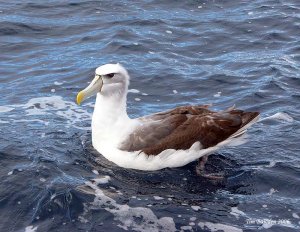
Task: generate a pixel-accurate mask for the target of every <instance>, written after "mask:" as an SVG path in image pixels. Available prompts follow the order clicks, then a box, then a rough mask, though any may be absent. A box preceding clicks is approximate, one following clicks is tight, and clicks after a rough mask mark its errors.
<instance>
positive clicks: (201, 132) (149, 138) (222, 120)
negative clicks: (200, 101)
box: [120, 106, 259, 155]
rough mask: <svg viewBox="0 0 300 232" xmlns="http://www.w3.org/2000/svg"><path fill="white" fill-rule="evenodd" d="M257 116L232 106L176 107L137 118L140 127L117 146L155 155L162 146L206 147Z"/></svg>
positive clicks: (166, 147)
mask: <svg viewBox="0 0 300 232" xmlns="http://www.w3.org/2000/svg"><path fill="white" fill-rule="evenodd" d="M258 115H259V113H258V112H244V111H242V110H235V109H229V110H226V111H222V112H214V111H210V110H209V109H208V106H183V107H177V108H175V109H173V110H170V111H166V112H161V113H157V114H154V115H150V116H146V117H143V118H140V119H139V120H140V121H141V123H142V124H141V126H140V127H139V128H137V129H136V130H135V131H134V132H133V133H132V134H130V135H129V137H128V138H126V140H125V141H124V142H123V143H122V144H121V146H120V149H122V150H126V151H139V150H142V151H143V152H145V153H146V154H148V155H157V154H159V153H160V152H162V151H164V150H166V149H177V150H178V149H189V148H190V147H191V146H192V145H193V144H194V143H195V142H197V141H199V142H200V143H201V145H202V147H203V148H207V147H211V146H214V145H216V144H218V143H219V142H221V141H224V140H225V139H227V138H228V137H230V136H231V135H232V134H234V133H235V132H237V131H238V130H239V129H240V128H242V127H243V126H245V125H246V124H248V123H249V122H250V121H252V120H253V119H254V118H255V117H257V116H258Z"/></svg>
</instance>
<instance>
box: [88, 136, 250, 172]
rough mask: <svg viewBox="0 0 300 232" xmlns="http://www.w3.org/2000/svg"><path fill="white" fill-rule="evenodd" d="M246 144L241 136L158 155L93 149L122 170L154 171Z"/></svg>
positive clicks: (106, 147)
mask: <svg viewBox="0 0 300 232" xmlns="http://www.w3.org/2000/svg"><path fill="white" fill-rule="evenodd" d="M244 142H246V141H245V139H244V138H243V136H241V137H238V138H229V139H227V140H225V141H223V142H221V143H219V144H218V145H216V146H214V147H210V148H207V149H201V145H200V143H199V142H196V143H194V144H193V145H192V146H191V148H190V149H188V150H175V149H167V150H164V151H163V152H161V153H160V154H158V155H156V156H154V155H150V156H148V155H146V154H145V153H144V152H141V151H135V152H127V151H122V150H119V149H117V148H115V147H110V146H101V147H98V145H97V143H96V144H94V143H93V146H94V148H95V149H96V150H97V151H98V152H100V153H101V154H102V155H103V156H104V157H105V158H106V159H108V160H109V161H111V162H113V163H115V164H117V165H118V166H120V167H123V168H132V169H138V170H147V171H155V170H160V169H163V168H175V167H181V166H184V165H186V164H188V163H190V162H192V161H195V160H197V159H199V158H200V157H202V156H204V155H207V154H211V153H213V152H215V151H216V150H218V149H219V148H221V147H223V146H225V145H232V146H235V145H240V144H242V143H244Z"/></svg>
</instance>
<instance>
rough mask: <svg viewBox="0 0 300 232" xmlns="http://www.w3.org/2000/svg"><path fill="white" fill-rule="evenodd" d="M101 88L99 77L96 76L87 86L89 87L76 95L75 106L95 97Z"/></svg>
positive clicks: (101, 81) (101, 82) (101, 83)
mask: <svg viewBox="0 0 300 232" xmlns="http://www.w3.org/2000/svg"><path fill="white" fill-rule="evenodd" d="M102 86H103V80H102V78H101V76H99V75H96V76H95V78H94V80H93V81H92V82H91V83H90V84H89V86H88V87H86V88H85V89H84V90H82V91H80V92H79V93H78V94H77V98H76V101H77V104H78V105H80V104H81V103H82V102H83V101H84V100H86V99H88V98H89V97H91V96H93V95H96V94H97V93H98V92H100V91H101V89H102Z"/></svg>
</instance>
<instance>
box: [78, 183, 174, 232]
mask: <svg viewBox="0 0 300 232" xmlns="http://www.w3.org/2000/svg"><path fill="white" fill-rule="evenodd" d="M86 185H87V186H89V187H90V188H92V189H93V190H94V191H95V198H94V201H93V203H91V205H90V204H89V205H87V204H84V213H83V215H81V216H80V220H81V221H82V222H86V221H87V220H86V219H85V218H84V216H85V214H87V212H88V211H89V210H91V209H95V210H98V209H100V208H101V209H104V210H106V211H108V212H110V213H112V214H113V215H114V220H116V221H119V222H120V224H118V226H119V227H120V228H123V229H124V230H133V231H153V232H155V231H157V232H158V231H167V232H168V231H169V232H171V231H176V227H175V223H174V221H173V218H171V217H162V218H159V219H158V218H157V216H156V215H155V214H154V213H153V211H152V210H151V209H149V208H144V207H130V206H129V205H126V204H124V205H122V204H118V203H117V202H116V201H115V200H114V199H112V198H110V197H108V196H106V195H105V194H104V192H103V191H102V190H101V189H100V188H99V187H98V186H97V184H94V183H92V182H90V181H88V182H86ZM136 218H139V220H136Z"/></svg>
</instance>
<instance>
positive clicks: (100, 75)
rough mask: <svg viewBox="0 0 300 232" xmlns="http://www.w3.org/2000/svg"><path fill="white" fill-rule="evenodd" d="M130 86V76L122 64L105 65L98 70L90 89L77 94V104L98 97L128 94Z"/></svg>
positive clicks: (87, 88)
mask: <svg viewBox="0 0 300 232" xmlns="http://www.w3.org/2000/svg"><path fill="white" fill-rule="evenodd" d="M128 84H129V75H128V73H127V71H126V69H125V68H124V67H123V66H122V65H120V64H105V65H102V66H100V67H98V68H97V69H96V72H95V78H94V79H93V81H92V82H91V83H90V85H89V86H88V87H86V88H85V89H84V90H82V91H80V92H79V93H78V94H77V104H78V105H80V103H81V102H83V101H84V100H85V99H87V98H89V97H91V96H93V95H96V94H97V93H99V94H101V95H103V96H112V95H116V94H117V95H121V94H124V93H126V91H127V88H128Z"/></svg>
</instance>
